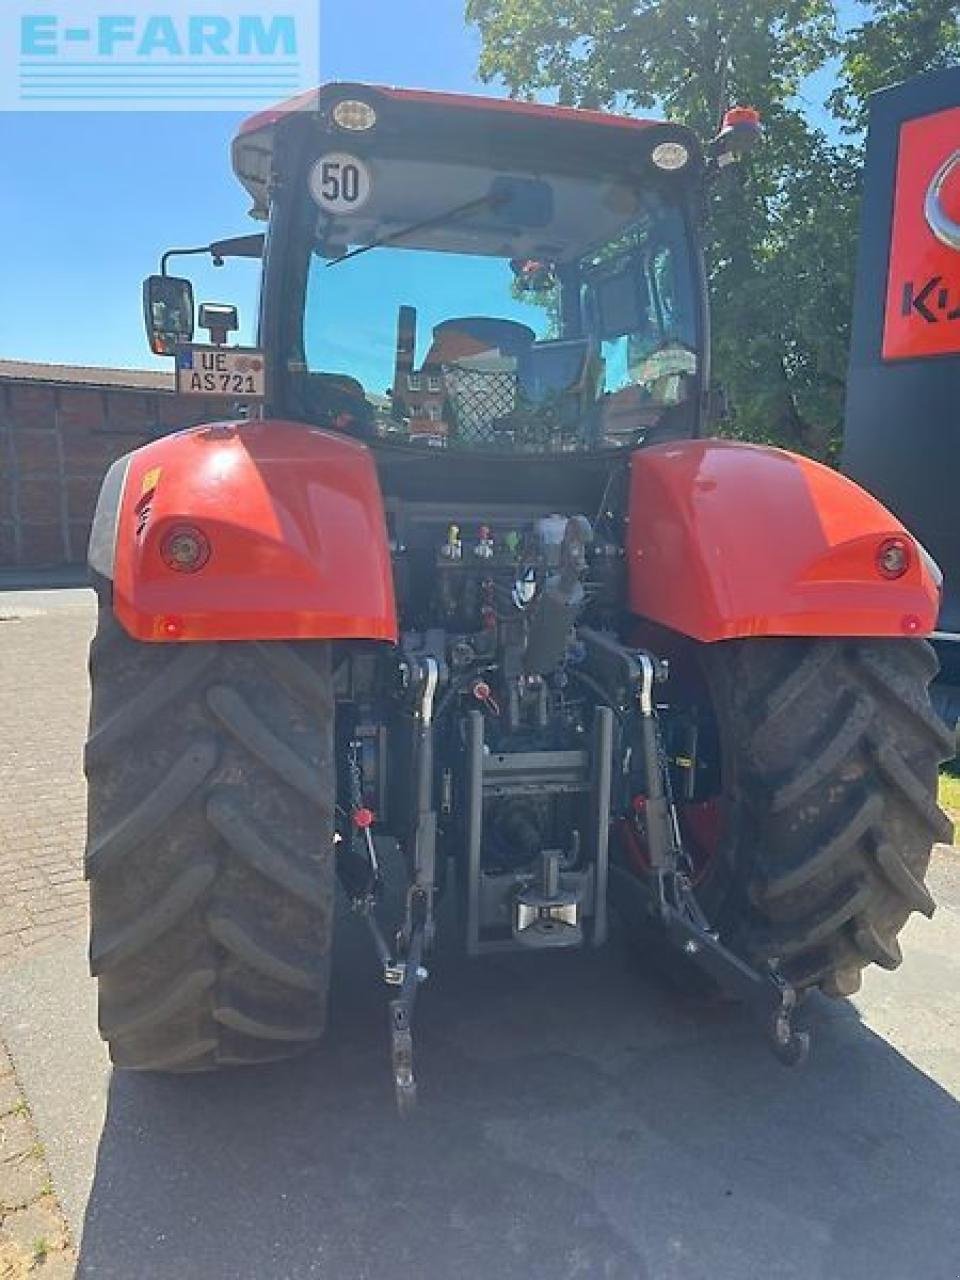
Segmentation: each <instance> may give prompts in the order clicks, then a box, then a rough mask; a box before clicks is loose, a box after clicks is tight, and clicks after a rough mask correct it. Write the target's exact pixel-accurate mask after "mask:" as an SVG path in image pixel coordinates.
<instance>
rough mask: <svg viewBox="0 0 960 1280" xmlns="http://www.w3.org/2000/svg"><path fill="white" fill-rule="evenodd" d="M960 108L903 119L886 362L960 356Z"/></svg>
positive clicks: (886, 317)
mask: <svg viewBox="0 0 960 1280" xmlns="http://www.w3.org/2000/svg"><path fill="white" fill-rule="evenodd" d="M958 139H960V107H948V108H947V109H946V110H945V111H936V112H933V113H932V114H931V115H926V116H919V117H917V118H916V119H913V120H907V121H905V122H904V123H903V124H902V125H901V127H900V138H899V146H898V148H897V169H896V179H895V180H896V186H895V188H894V207H893V225H892V228H891V236H890V267H889V274H888V277H887V296H886V309H885V314H884V326H883V358H884V359H885V360H916V359H918V358H922V357H924V356H944V355H960V146H958V145H957V143H958Z"/></svg>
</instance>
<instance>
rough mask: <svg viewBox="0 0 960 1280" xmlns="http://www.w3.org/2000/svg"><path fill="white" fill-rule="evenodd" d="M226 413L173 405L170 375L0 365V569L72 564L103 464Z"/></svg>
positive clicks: (180, 402) (179, 401)
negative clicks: (147, 443) (172, 433)
mask: <svg viewBox="0 0 960 1280" xmlns="http://www.w3.org/2000/svg"><path fill="white" fill-rule="evenodd" d="M232 413H233V410H232V405H231V403H230V402H229V401H220V400H212V399H200V398H191V397H185V396H178V395H177V394H176V393H175V392H174V390H173V373H172V372H171V373H166V372H164V371H163V370H158V371H140V370H132V369H88V368H73V367H69V366H63V365H44V364H27V363H21V362H18V361H12V360H0V568H12V567H46V566H59V565H69V564H82V563H83V561H84V559H85V558H86V550H87V539H88V537H89V533H90V522H91V520H92V518H93V510H94V506H95V505H96V499H97V494H98V492H99V489H100V481H101V480H102V478H103V475H104V473H105V472H106V470H107V468H108V467H109V465H110V463H111V462H113V460H114V459H115V458H118V457H120V455H121V454H124V453H128V452H129V451H130V450H131V449H135V448H137V446H138V445H141V444H144V443H145V442H146V441H148V440H152V439H154V438H155V437H156V436H159V435H166V434H168V433H169V432H171V431H177V430H179V429H180V428H182V427H187V426H193V425H194V424H196V423H198V422H205V421H206V422H208V421H210V420H211V419H217V418H224V417H230V416H232Z"/></svg>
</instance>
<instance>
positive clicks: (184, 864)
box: [85, 593, 335, 1072]
mask: <svg viewBox="0 0 960 1280" xmlns="http://www.w3.org/2000/svg"><path fill="white" fill-rule="evenodd" d="M104 594H106V593H104ZM90 678H91V684H92V695H93V700H92V707H91V715H90V736H89V739H88V741H87V747H86V758H85V767H86V773H87V779H88V795H89V801H88V843H87V853H86V874H87V878H88V879H89V881H90V921H91V925H90V930H91V931H90V967H91V972H92V973H93V974H94V975H95V976H96V977H97V978H98V980H99V1022H100V1033H101V1035H102V1036H103V1038H104V1039H105V1040H106V1041H107V1042H108V1044H109V1047H110V1057H111V1059H112V1060H113V1062H114V1063H115V1064H116V1065H117V1066H118V1067H124V1068H130V1069H133V1070H157V1071H178V1072H179V1071H200V1070H211V1069H214V1068H217V1067H221V1066H228V1065H229V1066H233V1065H244V1064H248V1063H257V1062H264V1061H268V1060H272V1059H275V1058H284V1057H288V1056H290V1055H292V1054H294V1053H296V1052H298V1051H301V1050H303V1049H304V1048H306V1047H308V1046H309V1045H310V1043H311V1042H313V1041H315V1040H316V1039H317V1038H318V1037H319V1036H320V1035H321V1033H322V1031H323V1028H324V1023H325V1018H326V1003H327V988H328V984H329V963H330V951H331V939H332V926H333V918H332V916H333V897H334V864H333V859H334V844H333V826H334V797H335V781H334V760H333V756H334V748H333V719H334V703H333V684H332V673H331V652H330V645H329V644H326V643H322V642H300V643H289V644H288V643H280V642H270V643H255V642H243V643H229V644H143V643H140V642H138V641H136V640H133V639H131V638H130V636H128V635H127V633H126V632H125V631H124V630H123V628H122V627H121V626H120V624H119V623H118V622H117V620H116V618H115V617H114V614H113V611H112V608H111V607H110V604H109V602H108V601H107V600H106V599H104V598H102V599H101V607H100V611H99V622H98V628H97V633H96V636H95V637H94V640H93V644H92V647H91V651H90Z"/></svg>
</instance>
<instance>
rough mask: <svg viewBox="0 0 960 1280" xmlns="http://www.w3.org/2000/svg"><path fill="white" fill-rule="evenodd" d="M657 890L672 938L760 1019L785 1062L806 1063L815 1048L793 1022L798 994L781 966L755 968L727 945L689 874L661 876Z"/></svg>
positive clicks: (771, 1045)
mask: <svg viewBox="0 0 960 1280" xmlns="http://www.w3.org/2000/svg"><path fill="white" fill-rule="evenodd" d="M671 882H672V884H671ZM668 886H670V888H672V893H670V892H669V891H668ZM658 891H659V894H660V916H661V919H662V921H663V925H664V929H665V932H666V936H667V939H668V941H669V942H671V943H672V944H673V945H674V946H676V947H677V948H678V949H679V950H680V951H682V952H683V954H684V955H685V956H686V957H687V959H689V960H691V961H692V962H693V963H694V964H695V965H696V966H697V968H698V969H700V970H701V971H702V972H703V973H705V974H707V976H708V977H710V978H712V979H713V980H714V982H716V983H717V985H718V986H720V987H722V988H723V989H724V990H725V991H728V992H729V993H730V994H731V995H733V996H735V997H736V998H737V999H739V1000H741V1001H742V1002H743V1003H744V1004H745V1005H746V1006H747V1007H748V1008H749V1009H750V1010H751V1011H752V1012H753V1014H754V1015H755V1016H757V1017H758V1018H759V1020H760V1022H761V1024H762V1025H763V1027H764V1031H765V1033H766V1038H767V1044H768V1045H769V1047H770V1050H771V1052H772V1053H773V1054H774V1056H775V1057H776V1058H777V1059H778V1060H779V1061H780V1062H782V1063H783V1064H784V1065H785V1066H788V1067H794V1066H797V1065H799V1064H800V1063H801V1062H803V1061H804V1059H805V1058H806V1057H807V1055H808V1053H809V1052H810V1033H809V1032H808V1031H798V1030H797V1029H796V1028H795V1027H794V1025H793V1015H794V1012H795V1010H796V1007H797V993H796V991H795V989H794V988H793V987H792V986H791V985H790V984H789V983H788V982H787V980H786V979H785V978H784V977H783V975H782V974H781V973H780V972H779V970H778V969H777V967H776V964H775V963H774V962H771V963H770V964H768V965H767V967H766V968H765V969H755V968H753V967H752V966H750V965H749V964H747V963H746V962H745V961H743V960H741V959H740V957H739V956H737V955H735V954H734V953H733V952H732V951H730V950H729V949H728V948H727V947H725V946H724V945H723V943H722V942H721V941H720V939H719V937H718V935H717V933H716V932H714V931H713V930H711V929H710V927H709V925H708V923H707V921H706V919H705V917H704V915H703V913H702V912H701V910H700V907H699V904H698V903H697V901H696V899H695V898H694V896H693V890H692V889H691V887H690V884H689V881H688V880H687V879H686V877H685V876H682V875H678V874H676V873H671V872H667V873H666V874H662V875H660V876H659V877H658ZM671 897H672V898H673V901H671V900H670V898H671Z"/></svg>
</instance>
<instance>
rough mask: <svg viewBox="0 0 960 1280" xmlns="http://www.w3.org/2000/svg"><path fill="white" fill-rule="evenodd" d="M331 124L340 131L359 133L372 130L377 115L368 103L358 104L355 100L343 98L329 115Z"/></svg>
mask: <svg viewBox="0 0 960 1280" xmlns="http://www.w3.org/2000/svg"><path fill="white" fill-rule="evenodd" d="M330 114H331V115H332V116H333V122H334V124H336V125H339V127H340V128H341V129H349V130H350V132H351V133H360V132H362V131H363V130H364V129H372V128H373V126H374V125H375V124H376V123H377V113H376V111H374V109H373V107H371V105H370V103H369V102H360V101H358V100H357V99H355V98H344V99H343V101H342V102H338V103H337V104H336V106H335V107H334V108H333V111H332V112H331V113H330Z"/></svg>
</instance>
